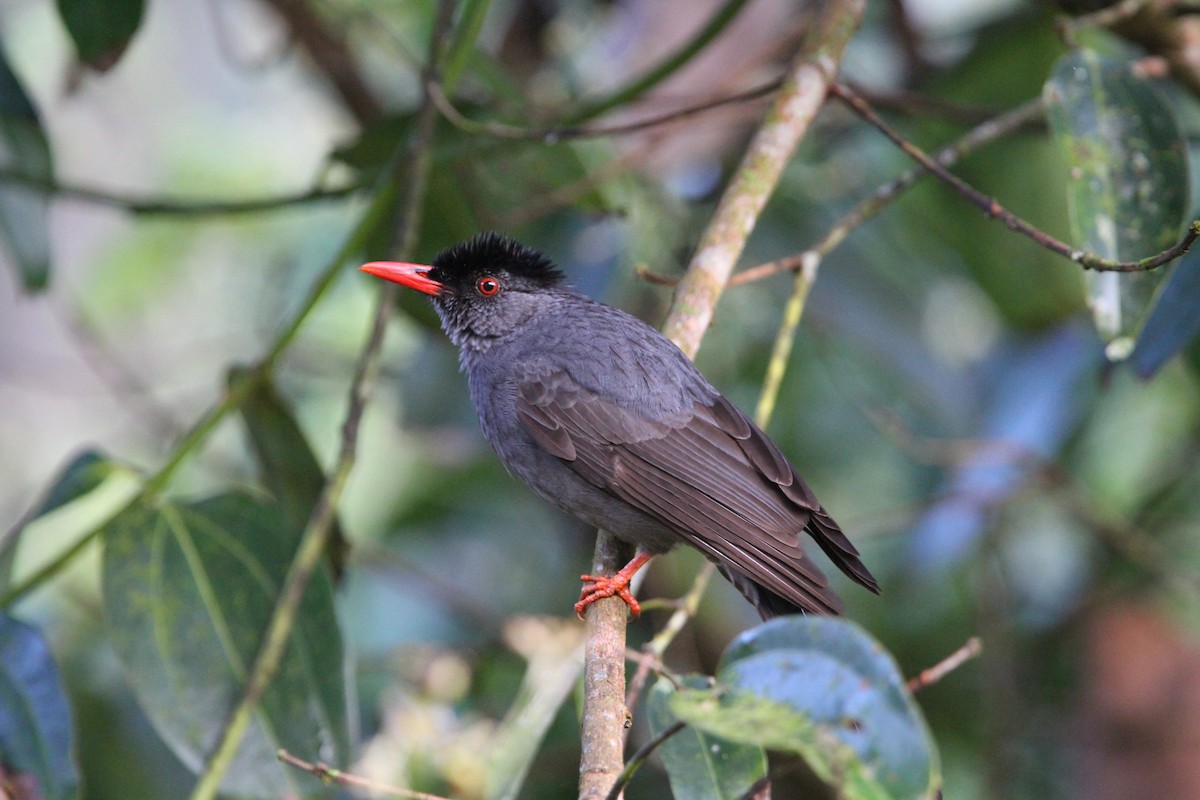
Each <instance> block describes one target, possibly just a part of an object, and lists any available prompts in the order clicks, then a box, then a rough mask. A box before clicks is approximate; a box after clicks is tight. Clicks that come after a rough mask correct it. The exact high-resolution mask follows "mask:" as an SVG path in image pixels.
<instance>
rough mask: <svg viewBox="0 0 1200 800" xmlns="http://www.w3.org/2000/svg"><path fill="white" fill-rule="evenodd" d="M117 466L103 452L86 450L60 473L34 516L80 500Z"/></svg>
mask: <svg viewBox="0 0 1200 800" xmlns="http://www.w3.org/2000/svg"><path fill="white" fill-rule="evenodd" d="M116 468H117V467H116V465H115V464H113V462H111V461H109V460H108V459H107V458H106V457H105V456H104V455H103V454H102V453H99V452H98V451H96V450H85V451H84V452H82V453H80V454H79V455H78V456H76V457H75V458H74V459H72V460H71V463H69V464H67V466H66V469H64V470H63V471H62V472H61V473H60V474H59V477H58V480H56V481H55V482H54V485H53V486H51V487H50V491H49V492H47V493H46V498H45V499H44V500H43V501H42V503H41V505H39V506H38V508H37V511H36V512H35V513H34V516H36V517H40V516H42V515H43V514H49V513H50V512H51V511H53V510H54V509H56V508H59V507H61V506H65V505H66V504H67V503H69V502H71V501H72V500H78V499H79V498H80V497H83V496H84V495H85V494H87V493H89V492H91V491H93V490H94V489H95V488H96V487H98V486H99V485H100V484H101V483H103V482H104V479H105V478H107V477H108V476H109V475H112V474H113V471H114V470H115V469H116Z"/></svg>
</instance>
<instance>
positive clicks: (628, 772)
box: [604, 720, 687, 800]
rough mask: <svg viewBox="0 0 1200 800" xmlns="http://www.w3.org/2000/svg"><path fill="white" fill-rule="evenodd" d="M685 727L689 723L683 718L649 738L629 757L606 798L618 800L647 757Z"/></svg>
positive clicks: (606, 799)
mask: <svg viewBox="0 0 1200 800" xmlns="http://www.w3.org/2000/svg"><path fill="white" fill-rule="evenodd" d="M685 727H687V723H686V722H684V721H683V720H679V721H678V722H673V723H671V724H670V725H668V726H667V727H665V728H663V729H662V730H661V731H659V732H658V734H657V735H655V736H654V737H653V738H651V739H649V740H648V741H647V742H646V743H645V744H643V745H642V746H641V747H639V748H638V749H637V752H635V753H634V754H633V755H632V756H630V757H629V763H627V764H626V765H625V768H624V769H623V770H621V774H620V775H618V776H617V779H616V781H614V782H613V785H612V788H611V789H609V790H608V794H607V795H605V798H604V800H617V798H619V797H620V796H621V792H622V791H624V789H625V786H626V785H627V784H628V783H629V781H630V779H631V778H633V774H634V773H635V772H637V771H638V769H639V768H640V767H641V766H642V764H644V763H646V759H648V758H649V757H650V756H651V754H653V753H654V751H655V750H657V749H658V748H659V745H661V744H662V743H663V742H665V741H666V740H667V739H670V738H671V737H672V736H674V735H675V734H677V733H679V732H680V731H681V730H683V729H684V728H685Z"/></svg>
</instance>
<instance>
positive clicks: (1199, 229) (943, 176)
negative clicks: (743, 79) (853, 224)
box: [829, 84, 1200, 272]
mask: <svg viewBox="0 0 1200 800" xmlns="http://www.w3.org/2000/svg"><path fill="white" fill-rule="evenodd" d="M829 92H830V94H832V95H834V96H835V97H837V98H838V99H839V100H841V101H842V102H844V103H845V104H846V105H847V106H849V107H850V108H851V109H853V110H854V112H855V113H857V114H858V115H859V116H861V117H862V118H863V119H865V120H866V121H867V122H869V123H870V124H871V125H873V126H874V127H875V128H877V129H878V130H879V131H880V132H881V133H882V134H883V135H884V136H886V137H887V138H889V139H891V140H892V142H893V143H894V144H895V145H896V146H897V147H899V148H900V149H901V150H903V151H904V152H905V153H906V154H907V155H908V156H909V157H910V158H912V159H914V160H915V161H916V162H917V163H919V164H921V165H922V166H923V167H925V168H926V169H927V170H929V171H930V172H932V173H933V174H934V175H936V176H937V177H938V179H939V180H941V181H943V182H944V183H946V184H947V185H948V186H950V187H951V188H953V189H954V190H955V191H956V192H958V193H959V194H961V195H962V196H963V197H964V198H966V199H967V200H968V201H969V202H970V203H972V204H974V205H976V206H978V207H979V208H980V209H982V210H983V212H984V213H985V214H987V215H988V216H989V217H992V218H993V219H998V220H1000V221H1001V222H1003V223H1004V224H1005V225H1006V226H1008V228H1009V229H1010V230H1014V231H1016V232H1018V233H1021V234H1024V235H1025V236H1028V237H1029V238H1030V239H1033V241H1035V242H1037V243H1038V244H1039V245H1041V246H1042V247H1044V248H1046V249H1047V250H1050V251H1051V252H1053V253H1057V254H1059V255H1061V256H1064V257H1066V258H1069V259H1070V260H1072V261H1074V262H1075V263H1077V264H1079V265H1080V266H1081V267H1083V268H1084V269H1091V270H1096V271H1097V272H1145V271H1147V270H1152V269H1156V268H1157V267H1161V266H1162V265H1163V264H1166V263H1168V262H1170V261H1173V260H1175V259H1176V258H1179V257H1180V256H1181V255H1183V254H1184V253H1186V252H1187V251H1188V248H1189V247H1191V245H1192V242H1194V241H1195V240H1196V238H1197V237H1200V220H1197V221H1195V222H1192V224H1191V225H1189V226H1188V230H1187V233H1186V234H1184V236H1183V238H1182V239H1181V240H1180V241H1179V242H1178V243H1177V244H1175V245H1173V246H1171V247H1169V248H1167V249H1166V250H1163V251H1162V252H1161V253H1157V254H1155V255H1153V256H1149V257H1147V258H1143V259H1139V260H1137V261H1113V260H1111V259H1107V258H1101V257H1100V256H1098V255H1096V254H1095V253H1088V252H1086V251H1084V250H1079V249H1077V248H1074V247H1071V246H1070V245H1068V244H1066V243H1065V242H1062V241H1060V240H1058V239H1056V238H1055V237H1053V236H1051V235H1050V234H1048V233H1046V232H1045V231H1043V230H1041V229H1040V228H1038V227H1036V226H1034V225H1032V224H1030V223H1028V222H1026V221H1025V220H1023V219H1022V218H1020V217H1018V216H1017V215H1016V214H1014V213H1012V212H1011V211H1009V210H1008V209H1007V208H1005V207H1004V206H1002V205H1001V204H1000V201H998V200H996V199H995V198H994V197H988V196H987V195H985V194H983V193H982V192H980V191H979V190H978V189H976V188H975V187H973V186H971V185H970V184H969V183H967V182H966V181H964V180H963V179H962V178H959V177H958V176H957V175H954V174H953V173H951V172H950V171H948V170H946V169H944V168H943V167H942V166H941V165H940V164H938V163H937V162H936V161H935V160H934V159H932V158H930V157H929V155H928V154H927V153H925V151H923V150H921V149H920V148H919V147H917V146H916V145H915V144H913V143H912V142H910V141H909V140H907V139H905V138H904V137H903V136H901V135H900V134H899V133H898V132H897V131H896V130H895V129H893V128H892V127H891V126H890V125H888V124H887V123H886V122H884V121H883V120H882V119H881V118H880V117H879V115H878V114H876V113H875V111H874V110H873V109H872V108H871V107H870V106H869V105H868V104H867V102H866V101H865V100H863V99H862V98H861V97H860V96H859V95H858V94H857V93H856V92H855V91H854V90H853V89H851V88H850V87H848V86H846V85H845V84H834V85H832V86H830V88H829Z"/></svg>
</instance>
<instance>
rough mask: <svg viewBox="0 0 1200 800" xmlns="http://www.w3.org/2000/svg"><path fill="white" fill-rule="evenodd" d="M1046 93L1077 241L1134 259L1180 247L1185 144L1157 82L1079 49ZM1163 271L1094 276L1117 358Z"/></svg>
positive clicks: (1099, 320) (1128, 346)
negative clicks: (1065, 170)
mask: <svg viewBox="0 0 1200 800" xmlns="http://www.w3.org/2000/svg"><path fill="white" fill-rule="evenodd" d="M1043 96H1044V97H1045V99H1046V105H1047V110H1046V113H1047V118H1048V120H1049V122H1050V129H1051V131H1052V132H1053V133H1054V138H1055V140H1056V141H1057V142H1058V144H1059V147H1060V149H1061V150H1062V152H1063V154H1064V156H1065V157H1066V160H1067V165H1068V168H1069V169H1068V174H1069V178H1068V183H1067V199H1068V211H1069V215H1070V221H1071V228H1072V233H1073V235H1074V236H1075V239H1076V241H1077V242H1078V244H1079V246H1080V247H1082V248H1084V249H1086V250H1089V251H1091V252H1094V253H1096V254H1098V255H1100V256H1102V257H1104V258H1109V259H1116V260H1121V261H1129V260H1135V259H1139V258H1145V257H1146V256H1150V255H1153V254H1155V253H1157V252H1159V251H1161V250H1164V249H1166V248H1167V247H1170V246H1171V245H1172V244H1174V243H1175V242H1176V241H1177V240H1178V239H1179V236H1180V233H1181V226H1182V224H1183V221H1184V214H1185V213H1186V212H1187V204H1188V196H1189V189H1188V161H1187V142H1186V140H1185V139H1184V138H1183V136H1182V134H1181V133H1180V130H1179V126H1178V125H1177V124H1176V122H1175V118H1174V116H1173V115H1172V113H1171V110H1170V107H1169V106H1168V105H1167V103H1166V101H1165V100H1163V98H1162V97H1161V96H1160V95H1159V94H1158V92H1157V91H1155V89H1154V87H1153V86H1151V85H1150V84H1149V83H1148V82H1147V81H1146V80H1144V79H1142V78H1140V77H1138V76H1136V75H1135V74H1134V73H1133V72H1132V71H1131V68H1130V65H1129V64H1128V63H1127V62H1121V61H1113V60H1109V59H1106V58H1102V57H1101V56H1099V55H1098V54H1097V53H1095V52H1094V51H1091V50H1087V49H1079V50H1074V51H1072V52H1070V53H1068V54H1067V55H1065V56H1063V57H1062V58H1060V59H1059V61H1058V63H1057V64H1056V65H1055V67H1054V69H1053V71H1052V72H1051V75H1050V78H1049V80H1047V82H1046V85H1045V89H1044V91H1043ZM1164 276H1165V270H1162V269H1158V270H1154V271H1152V272H1140V273H1129V274H1121V273H1113V272H1094V271H1089V272H1088V273H1087V283H1088V295H1089V303H1090V305H1091V307H1092V315H1093V317H1094V319H1095V323H1096V328H1097V329H1098V330H1099V331H1100V335H1101V336H1102V337H1103V338H1104V339H1105V340H1107V341H1108V342H1109V345H1108V349H1107V351H1106V352H1107V353H1108V356H1109V358H1111V359H1114V360H1119V359H1122V358H1124V357H1126V356H1127V355H1129V352H1130V351H1131V350H1132V348H1133V343H1134V339H1135V337H1136V336H1137V333H1138V331H1139V330H1140V328H1141V326H1142V323H1143V321H1144V320H1145V317H1146V313H1147V310H1148V308H1149V306H1150V302H1151V299H1152V297H1153V295H1154V291H1155V289H1156V288H1157V286H1158V285H1159V283H1160V282H1161V281H1162V279H1163V277H1164Z"/></svg>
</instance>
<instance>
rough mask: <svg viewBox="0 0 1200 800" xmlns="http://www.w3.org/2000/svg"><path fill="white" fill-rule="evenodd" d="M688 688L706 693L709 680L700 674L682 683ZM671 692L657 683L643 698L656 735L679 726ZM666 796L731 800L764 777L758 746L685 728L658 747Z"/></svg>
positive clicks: (763, 761)
mask: <svg viewBox="0 0 1200 800" xmlns="http://www.w3.org/2000/svg"><path fill="white" fill-rule="evenodd" d="M684 685H685V686H686V687H688V688H691V689H701V690H706V689H708V686H709V681H708V679H707V678H704V677H703V676H700V675H689V676H686V677H685V678H684ZM674 694H675V687H674V686H672V685H671V682H670V681H667V680H665V679H662V678H660V679H659V680H658V682H657V683H655V684H654V687H653V688H652V689H651V690H650V694H649V696H648V697H647V699H646V715H647V720H648V721H649V723H650V730H651V731H652V732H653V733H654V734H656V735H657V734H659V733H661V732H662V731H664V730H666V729H667V728H668V727H670V726H671V725H673V724H674V723H675V722H676V721H678V719H679V717H676V716H675V714H674V713H673V712H672V710H671V697H672V696H673V695H674ZM658 754H659V756H660V757H661V758H662V762H663V766H664V767H666V770H667V778H668V779H669V780H670V781H671V792H672V793H673V794H674V795H675V796H676V797H680V798H683V797H686V798H695V800H709V799H710V798H712V800H736V799H737V798H740V797H743V796H744V795H745V794H746V791H747V790H749V788H750V787H751V786H753V785H754V784H755V782H757V781H758V780H760V779H761V778H763V777H764V776H765V775H766V774H767V756H766V753H764V752H763V749H762V747H759V746H757V745H753V744H749V745H747V744H739V743H737V742H732V741H729V740H726V739H722V738H720V737H719V736H712V735H710V734H708V733H705V732H704V731H701V730H697V729H696V728H693V727H690V726H689V727H687V728H684V729H683V730H681V731H680V732H679V733H677V734H675V735H674V736H672V737H671V738H670V739H667V740H666V741H665V742H663V743H662V745H661V746H660V747H659V748H658Z"/></svg>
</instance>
